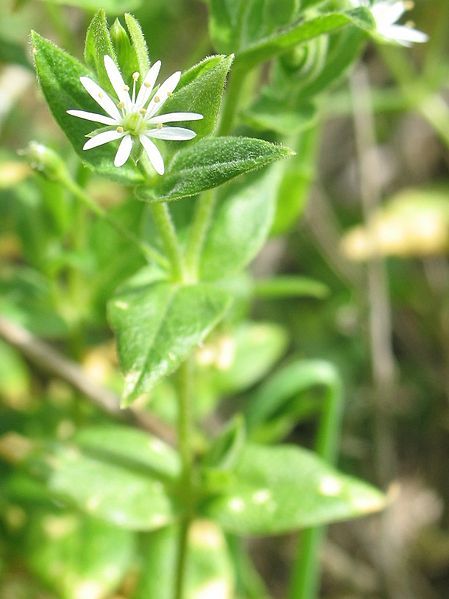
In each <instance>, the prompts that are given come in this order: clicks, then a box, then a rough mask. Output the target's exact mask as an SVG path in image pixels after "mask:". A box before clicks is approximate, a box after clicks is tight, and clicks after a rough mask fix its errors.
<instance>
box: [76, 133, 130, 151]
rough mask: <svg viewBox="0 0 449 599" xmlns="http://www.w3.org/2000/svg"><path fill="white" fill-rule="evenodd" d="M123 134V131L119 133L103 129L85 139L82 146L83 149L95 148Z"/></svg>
mask: <svg viewBox="0 0 449 599" xmlns="http://www.w3.org/2000/svg"><path fill="white" fill-rule="evenodd" d="M124 135H125V134H124V133H119V132H118V131H104V132H103V133H99V134H98V135H95V136H94V137H91V138H90V139H89V140H87V141H86V143H85V144H84V146H83V150H90V149H92V148H96V147H97V146H102V145H103V144H107V143H108V142H110V141H115V140H116V139H120V138H121V137H123V136H124Z"/></svg>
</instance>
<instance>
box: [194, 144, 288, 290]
mask: <svg viewBox="0 0 449 599" xmlns="http://www.w3.org/2000/svg"><path fill="white" fill-rule="evenodd" d="M263 143H266V142H263ZM272 147H273V148H276V146H272ZM280 177H281V169H280V168H279V167H278V166H275V167H272V168H271V169H270V170H268V171H267V172H266V173H264V174H263V175H262V176H258V177H257V178H256V177H253V178H252V179H251V180H250V181H248V182H245V183H244V184H243V185H242V184H241V183H240V184H238V183H236V184H234V185H231V186H228V187H226V188H225V189H224V190H223V197H222V198H220V199H219V203H218V208H217V210H216V214H215V215H214V219H213V223H212V226H211V227H210V229H209V231H208V234H207V238H206V242H205V245H204V251H203V255H202V257H201V266H200V272H201V278H202V279H205V280H214V279H217V278H219V279H221V278H223V277H225V276H227V275H230V274H232V273H235V272H238V271H239V270H241V269H243V268H244V267H245V266H246V265H247V264H248V263H249V262H250V261H251V260H252V259H253V258H254V257H255V256H256V255H257V253H258V252H259V250H260V249H261V247H262V246H263V244H264V243H265V241H266V239H267V237H268V234H269V232H270V227H271V224H272V222H273V217H274V211H275V205H276V191H277V187H278V185H279V181H280Z"/></svg>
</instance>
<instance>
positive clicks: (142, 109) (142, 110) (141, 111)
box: [139, 108, 147, 116]
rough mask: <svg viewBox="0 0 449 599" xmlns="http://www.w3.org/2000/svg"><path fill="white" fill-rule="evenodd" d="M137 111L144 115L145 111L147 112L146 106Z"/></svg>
mask: <svg viewBox="0 0 449 599" xmlns="http://www.w3.org/2000/svg"><path fill="white" fill-rule="evenodd" d="M139 113H140V114H141V115H142V116H145V115H146V113H147V109H146V108H141V109H140V110H139Z"/></svg>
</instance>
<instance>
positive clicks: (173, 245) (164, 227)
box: [150, 202, 184, 281]
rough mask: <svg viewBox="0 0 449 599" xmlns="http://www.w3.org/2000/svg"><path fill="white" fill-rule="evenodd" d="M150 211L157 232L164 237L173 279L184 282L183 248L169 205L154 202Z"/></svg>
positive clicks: (163, 240) (163, 241)
mask: <svg viewBox="0 0 449 599" xmlns="http://www.w3.org/2000/svg"><path fill="white" fill-rule="evenodd" d="M150 211H151V216H152V217H153V220H154V223H155V225H156V227H157V230H158V232H159V234H160V236H161V237H162V243H163V244H164V248H165V252H166V254H167V257H168V259H169V261H170V264H171V268H172V274H173V277H174V279H175V280H177V281H182V279H183V276H184V266H183V259H182V253H181V247H180V245H179V242H178V236H177V235H176V229H175V225H174V224H173V220H172V217H171V214H170V210H169V208H168V206H167V203H166V202H153V203H151V204H150Z"/></svg>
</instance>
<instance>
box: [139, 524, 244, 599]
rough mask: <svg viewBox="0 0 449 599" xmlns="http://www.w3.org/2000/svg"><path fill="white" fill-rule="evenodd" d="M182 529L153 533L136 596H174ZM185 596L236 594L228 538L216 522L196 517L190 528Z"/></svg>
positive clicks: (167, 598) (169, 598) (188, 598)
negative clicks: (179, 540)
mask: <svg viewBox="0 0 449 599" xmlns="http://www.w3.org/2000/svg"><path fill="white" fill-rule="evenodd" d="M178 539H179V530H178V529H177V528H176V527H167V528H164V529H161V530H159V531H156V532H154V533H152V534H151V535H149V537H148V538H147V539H146V542H145V547H144V549H143V560H142V561H143V563H142V570H141V576H140V578H139V581H138V584H137V589H136V592H135V594H134V595H133V596H132V599H172V598H173V597H174V595H175V588H174V587H175V576H173V572H174V571H175V570H176V558H177V547H178ZM188 555H189V559H188V560H187V564H186V576H185V598H186V599H200V597H204V598H205V597H217V598H218V597H235V594H234V591H233V588H234V581H233V571H232V565H231V562H230V556H229V553H228V548H227V543H226V539H225V537H224V535H223V532H222V531H221V530H220V528H218V526H217V525H216V524H214V523H213V522H210V521H208V520H198V521H194V522H193V523H192V525H191V527H190V529H189V538H188Z"/></svg>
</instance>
